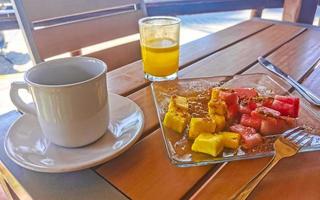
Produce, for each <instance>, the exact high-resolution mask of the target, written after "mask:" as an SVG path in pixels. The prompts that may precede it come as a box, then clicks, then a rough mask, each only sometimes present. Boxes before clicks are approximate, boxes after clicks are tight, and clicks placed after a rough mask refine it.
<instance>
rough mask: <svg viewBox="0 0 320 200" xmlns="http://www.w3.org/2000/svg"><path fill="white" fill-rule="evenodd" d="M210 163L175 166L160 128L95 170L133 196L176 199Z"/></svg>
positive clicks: (133, 197) (207, 169) (189, 187)
mask: <svg viewBox="0 0 320 200" xmlns="http://www.w3.org/2000/svg"><path fill="white" fill-rule="evenodd" d="M210 168H211V166H205V167H193V168H178V167H175V166H174V165H172V164H171V163H170V161H169V159H168V157H167V152H166V150H165V147H164V144H163V141H162V136H161V132H160V130H157V131H155V132H154V133H153V134H151V135H150V136H148V137H146V138H145V139H144V140H143V141H141V142H139V143H138V144H137V145H135V146H134V147H133V148H132V149H130V151H127V152H126V153H124V154H123V155H122V156H121V157H118V158H116V159H114V160H112V161H110V162H108V163H106V164H105V165H102V166H101V167H100V168H98V170H97V172H98V173H99V174H100V175H102V176H103V177H105V178H106V179H107V180H108V181H110V182H111V183H112V184H113V185H114V186H116V187H117V188H119V189H120V190H121V191H122V192H124V193H125V194H126V195H128V196H129V197H130V198H132V199H154V200H155V199H168V200H169V199H179V198H181V197H182V196H183V195H184V194H185V193H186V192H187V191H188V190H190V189H191V187H192V186H193V185H194V184H196V182H197V181H198V180H200V179H201V177H202V176H204V175H205V174H206V173H207V172H208V171H209V170H210Z"/></svg>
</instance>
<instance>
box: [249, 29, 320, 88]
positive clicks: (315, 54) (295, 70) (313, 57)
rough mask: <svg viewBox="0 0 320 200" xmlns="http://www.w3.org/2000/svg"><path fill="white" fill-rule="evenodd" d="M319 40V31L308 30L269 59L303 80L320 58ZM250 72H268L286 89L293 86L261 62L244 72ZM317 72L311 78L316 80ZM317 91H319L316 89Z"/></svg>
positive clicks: (292, 75)
mask: <svg viewBox="0 0 320 200" xmlns="http://www.w3.org/2000/svg"><path fill="white" fill-rule="evenodd" d="M319 41H320V33H319V31H314V30H307V31H305V32H303V33H302V34H301V35H299V36H298V37H296V38H295V39H294V40H293V41H290V42H288V43H287V44H285V45H283V46H282V47H281V48H279V49H278V50H277V51H275V52H274V53H272V54H270V55H269V56H267V59H268V60H270V61H271V62H272V63H273V64H275V65H276V66H279V67H281V69H282V70H283V71H284V72H286V73H288V74H290V76H291V77H293V78H294V79H296V80H302V79H303V78H304V76H305V75H306V74H308V72H310V71H312V70H313V68H314V66H315V65H316V64H317V63H318V61H319V59H320V51H319V49H320V42H319ZM250 73H266V74H268V75H270V76H271V77H272V78H274V79H275V80H276V81H278V82H280V83H281V85H282V86H283V87H285V88H286V89H290V88H291V86H290V85H289V84H287V83H284V82H283V80H282V79H280V78H278V77H277V76H276V75H274V74H272V73H271V72H269V71H268V70H266V69H265V68H263V67H262V66H261V65H260V64H256V65H254V66H253V67H251V68H250V69H249V70H247V71H245V72H244V74H250ZM315 74H316V73H312V75H313V77H314V78H313V79H311V80H316V75H315ZM309 79H310V78H309ZM318 87H319V86H318ZM315 92H317V91H316V90H315ZM319 94H320V93H319Z"/></svg>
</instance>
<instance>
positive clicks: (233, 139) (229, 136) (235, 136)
mask: <svg viewBox="0 0 320 200" xmlns="http://www.w3.org/2000/svg"><path fill="white" fill-rule="evenodd" d="M220 134H221V135H222V136H223V145H224V147H227V148H231V149H237V148H238V147H239V145H240V138H241V135H240V134H239V133H234V132H221V133H220Z"/></svg>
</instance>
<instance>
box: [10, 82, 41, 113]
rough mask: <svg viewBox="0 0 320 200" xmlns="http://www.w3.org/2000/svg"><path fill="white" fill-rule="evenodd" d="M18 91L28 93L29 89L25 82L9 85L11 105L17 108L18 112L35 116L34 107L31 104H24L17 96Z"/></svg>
mask: <svg viewBox="0 0 320 200" xmlns="http://www.w3.org/2000/svg"><path fill="white" fill-rule="evenodd" d="M20 89H23V90H27V91H28V92H29V87H28V85H27V84H26V83H25V82H22V81H15V82H13V83H11V88H10V98H11V101H12V103H13V104H14V105H15V106H16V107H17V108H18V110H21V111H22V112H24V113H28V114H32V115H35V116H36V115H37V113H36V109H35V107H34V106H33V105H32V104H26V103H25V102H24V101H23V100H22V99H21V97H20V96H19V93H18V91H19V90H20Z"/></svg>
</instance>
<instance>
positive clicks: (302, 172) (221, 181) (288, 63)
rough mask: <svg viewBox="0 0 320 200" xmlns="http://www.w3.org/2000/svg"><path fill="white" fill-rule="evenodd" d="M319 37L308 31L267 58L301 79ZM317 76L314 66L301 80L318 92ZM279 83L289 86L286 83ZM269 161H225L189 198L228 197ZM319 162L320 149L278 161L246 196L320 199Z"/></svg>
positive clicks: (313, 60) (316, 53) (313, 61)
mask: <svg viewBox="0 0 320 200" xmlns="http://www.w3.org/2000/svg"><path fill="white" fill-rule="evenodd" d="M319 39H320V33H319V32H318V31H313V30H308V31H306V32H304V33H303V34H301V35H300V36H298V37H297V38H296V39H295V40H292V41H291V42H289V43H287V44H286V45H284V46H282V47H281V48H279V49H278V50H277V51H275V52H273V53H272V54H271V55H270V56H268V59H270V60H271V61H272V62H274V63H275V64H276V65H278V66H279V67H280V68H281V69H282V70H284V71H286V72H287V73H289V74H290V75H291V76H292V77H294V78H296V79H301V78H303V77H304V76H305V74H309V71H310V69H312V68H314V66H316V65H317V64H318V61H319V57H320V48H319V45H320V44H319V42H318V41H319ZM252 72H266V70H264V69H263V68H262V67H261V66H260V65H258V64H257V65H255V66H254V67H252V68H251V69H250V70H248V71H246V73H252ZM267 73H268V72H267ZM271 76H273V75H271ZM319 77H320V69H319V68H315V69H314V71H313V72H311V74H310V75H309V76H308V77H307V78H306V79H305V80H304V82H303V85H305V86H306V87H308V88H310V89H311V90H313V91H314V92H315V93H316V94H318V95H319V94H320V92H319V86H320V85H319V83H320V82H319ZM282 83H283V82H282ZM282 86H284V87H286V88H287V89H289V88H290V87H289V86H288V85H287V84H285V85H282ZM302 101H304V99H302ZM312 109H313V111H314V112H315V113H317V112H319V111H320V109H319V108H315V107H313V108H312ZM269 160H270V158H262V159H255V160H244V161H236V162H231V163H228V164H226V165H225V166H224V167H223V168H221V169H220V172H219V173H218V174H215V175H214V176H212V177H211V178H210V179H208V181H207V182H206V183H205V184H204V185H203V186H202V188H201V189H200V190H199V191H197V192H196V193H195V194H194V195H193V197H192V199H203V198H205V197H208V196H210V197H212V198H214V199H226V198H229V197H230V196H231V195H232V194H234V193H235V192H236V191H237V190H238V189H239V188H240V187H242V186H243V184H245V183H246V182H247V181H248V180H250V178H251V177H253V176H254V175H255V174H256V173H257V172H258V171H259V170H261V169H262V168H263V167H264V166H265V165H266V164H267V163H268V161H269ZM319 162H320V152H312V153H303V154H299V155H296V156H294V157H292V158H288V159H285V160H283V161H281V162H280V163H279V164H278V165H277V166H276V167H275V168H274V169H273V170H272V171H271V172H270V173H269V174H268V175H267V176H266V177H265V179H264V180H263V181H262V182H261V183H260V184H259V186H258V187H257V188H256V189H255V191H254V192H253V193H252V194H251V196H250V198H249V199H274V200H276V199H297V200H298V199H311V200H312V199H320V193H319V192H317V190H318V187H317V184H318V181H317V180H320V165H319ZM226 185H228V187H226ZM302 188H303V189H302Z"/></svg>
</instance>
